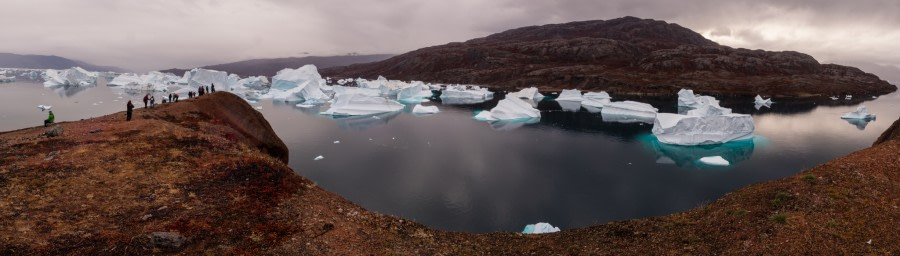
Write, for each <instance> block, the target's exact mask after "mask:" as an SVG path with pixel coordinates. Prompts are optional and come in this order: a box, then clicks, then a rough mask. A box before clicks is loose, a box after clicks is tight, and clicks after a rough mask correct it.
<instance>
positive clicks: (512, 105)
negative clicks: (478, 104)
mask: <svg viewBox="0 0 900 256" xmlns="http://www.w3.org/2000/svg"><path fill="white" fill-rule="evenodd" d="M540 117H541V111H539V110H537V109H535V108H534V107H532V106H531V104H528V102H525V101H524V100H522V99H519V98H516V97H507V98H505V99H502V100H500V102H498V103H497V106H496V107H494V108H492V109H491V110H490V111H487V110H485V111H481V113H478V115H476V116H475V119H477V120H481V121H498V120H528V119H532V118H540Z"/></svg>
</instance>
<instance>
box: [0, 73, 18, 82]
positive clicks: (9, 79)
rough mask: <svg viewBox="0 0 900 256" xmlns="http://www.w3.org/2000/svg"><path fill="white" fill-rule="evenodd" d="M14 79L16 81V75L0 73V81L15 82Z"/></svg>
mask: <svg viewBox="0 0 900 256" xmlns="http://www.w3.org/2000/svg"><path fill="white" fill-rule="evenodd" d="M15 81H16V76H6V75H0V83H10V82H15Z"/></svg>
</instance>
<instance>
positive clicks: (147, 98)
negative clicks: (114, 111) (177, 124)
mask: <svg viewBox="0 0 900 256" xmlns="http://www.w3.org/2000/svg"><path fill="white" fill-rule="evenodd" d="M210 92H216V85H215V84H210V85H209V86H200V88H199V89H198V90H197V92H193V91H191V92H188V98H189V99H190V98H194V96H195V95H196V96H203V94H206V93H210ZM178 98H179V96H178V94H177V93H170V94H169V97H168V98H167V99H163V103H166V102H178ZM148 103H149V105H148ZM148 106H149V107H150V108H153V107H154V106H156V97H154V96H153V95H150V94H149V93H148V94H146V95H144V108H147V107H148ZM125 109H126V111H125V115H126V117H125V120H126V121H131V114H132V113H133V112H134V104H131V100H129V101H128V103H127V104H125ZM48 120H49V122H50V123H53V112H50V118H48ZM44 126H47V120H45V121H44Z"/></svg>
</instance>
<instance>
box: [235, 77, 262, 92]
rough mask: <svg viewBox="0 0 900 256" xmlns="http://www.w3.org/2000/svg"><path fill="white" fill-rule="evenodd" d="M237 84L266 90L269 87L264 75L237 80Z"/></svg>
mask: <svg viewBox="0 0 900 256" xmlns="http://www.w3.org/2000/svg"><path fill="white" fill-rule="evenodd" d="M238 84H240V85H241V86H243V87H246V88H248V89H254V90H267V89H269V79H268V78H266V77H265V76H251V77H248V78H244V79H240V80H238Z"/></svg>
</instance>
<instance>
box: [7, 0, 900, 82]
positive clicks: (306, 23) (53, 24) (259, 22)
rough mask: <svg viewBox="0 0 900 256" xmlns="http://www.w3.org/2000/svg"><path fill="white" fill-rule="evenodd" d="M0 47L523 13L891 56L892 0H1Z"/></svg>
mask: <svg viewBox="0 0 900 256" xmlns="http://www.w3.org/2000/svg"><path fill="white" fill-rule="evenodd" d="M0 7H2V8H3V9H4V10H6V11H5V12H4V15H2V16H0V24H5V26H4V29H3V31H4V33H0V41H2V42H4V43H3V45H0V52H13V53H32V54H55V55H60V56H65V57H70V58H75V59H79V60H84V61H88V62H93V63H96V64H103V65H116V66H121V67H126V68H131V69H136V70H153V69H163V68H169V67H190V66H198V65H206V64H215V63H222V62H227V61H236V60H242V59H248V58H261V57H285V56H302V55H304V54H303V53H304V52H309V53H312V54H314V55H339V54H345V53H349V52H359V53H402V52H406V51H410V50H414V49H417V48H421V47H426V46H430V45H437V44H444V43H448V42H454V41H465V40H468V39H471V38H475V37H481V36H486V35H489V34H491V33H496V32H500V31H503V30H506V29H512V28H516V27H521V26H528V25H540V24H546V23H559V22H567V21H575V20H592V19H611V18H617V17H622V16H637V17H642V18H652V19H661V20H666V21H669V22H674V23H678V24H680V25H682V26H685V27H687V28H690V29H693V30H695V31H697V32H699V33H701V34H703V35H704V36H707V37H708V38H710V39H712V40H714V41H717V42H719V43H721V44H725V45H730V46H734V47H744V48H753V49H757V48H760V49H767V50H795V51H801V52H806V53H809V54H811V55H813V56H814V57H816V58H817V59H819V60H820V61H821V62H837V63H851V62H852V63H860V62H866V63H877V64H879V65H881V66H895V67H896V66H900V56H898V55H897V54H894V53H893V51H894V49H896V48H898V47H897V46H900V43H898V42H900V30H897V29H896V27H897V25H900V15H896V13H900V1H893V0H868V1H866V0H860V1H839V0H822V1H801V0H768V1H750V0H739V1H729V2H724V1H713V0H685V1H665V0H659V1H654V0H631V1H628V0H615V1H593V0H561V1H536V0H535V1H518V0H495V1H479V0H460V1H423V0H383V1H374V0H372V1H358V0H355V1H354V0H331V1H324V0H323V1H312V0H306V1H289V0H267V1H236V0H235V1H226V0H198V1H188V0H182V1H178V0H170V1H140V0H121V1H119V0H95V1H68V0H7V1H4V2H3V3H0Z"/></svg>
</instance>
